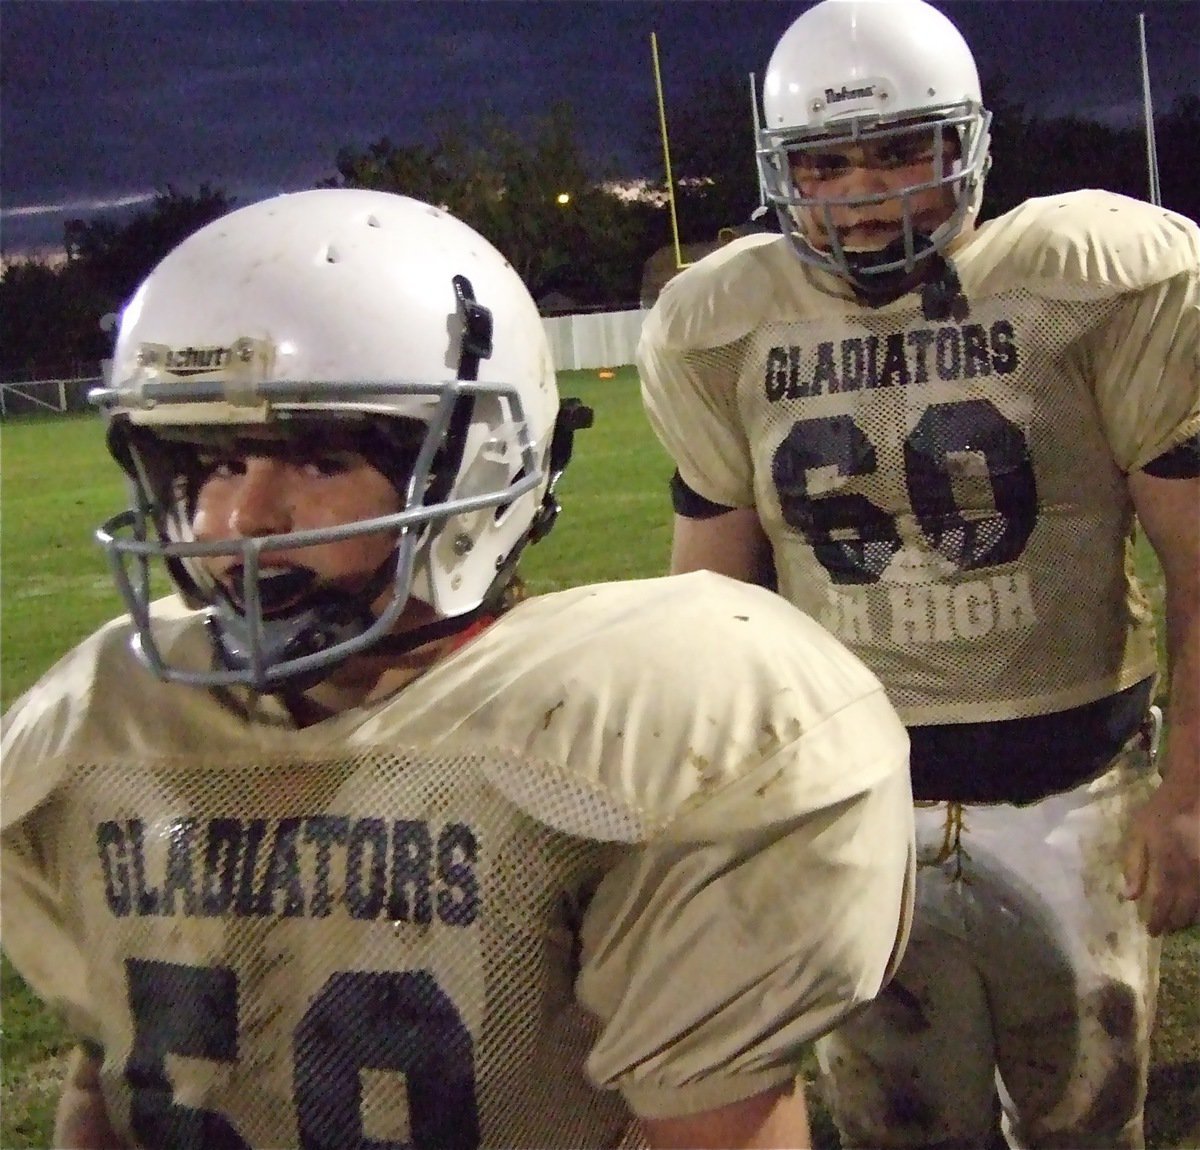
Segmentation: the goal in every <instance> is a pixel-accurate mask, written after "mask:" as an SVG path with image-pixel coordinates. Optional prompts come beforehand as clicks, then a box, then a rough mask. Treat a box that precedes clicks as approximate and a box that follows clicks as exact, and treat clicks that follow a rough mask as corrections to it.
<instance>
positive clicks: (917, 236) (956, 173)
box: [758, 0, 991, 302]
mask: <svg viewBox="0 0 1200 1150" xmlns="http://www.w3.org/2000/svg"><path fill="white" fill-rule="evenodd" d="M763 104H764V110H765V117H764V121H765V125H766V126H765V127H764V128H763V130H762V131H761V132H760V135H759V149H758V161H759V168H760V172H761V175H762V179H763V185H764V188H765V190H766V194H767V198H768V200H769V201H770V202H771V203H772V204H773V205H774V206H775V208H776V211H777V214H778V216H779V219H780V225H781V228H782V230H783V232H784V233H785V234H786V235H787V236H789V238H790V240H791V243H792V246H793V248H794V250H795V252H796V254H797V255H798V256H799V257H800V259H802V260H803V261H804V262H805V263H807V264H809V265H811V266H814V267H816V268H819V269H820V270H822V271H824V272H827V273H829V274H832V275H834V276H836V277H838V278H839V279H841V280H843V281H846V282H847V283H849V284H850V285H851V287H852V288H853V289H854V290H855V291H856V292H857V293H858V294H859V295H860V296H862V297H865V298H866V299H867V301H868V302H881V301H886V299H888V298H894V297H895V295H898V294H900V292H902V291H903V290H907V287H908V286H909V285H910V284H911V283H913V282H914V281H915V280H918V279H920V278H921V276H922V274H924V271H925V269H934V268H936V267H938V266H940V263H941V261H940V260H939V259H938V258H936V257H939V256H941V255H942V254H943V253H944V252H945V251H946V250H947V248H948V247H949V245H950V244H951V243H952V242H953V240H954V239H955V238H956V237H957V236H958V235H959V234H960V233H961V232H962V230H963V228H964V227H965V226H967V225H968V223H969V222H970V221H971V220H972V219H973V218H974V216H975V215H976V214H977V212H978V210H979V205H980V202H981V200H982V196H983V180H984V177H985V175H986V172H987V167H988V162H989V160H988V149H989V144H990V137H989V132H988V128H989V125H990V121H991V115H990V113H989V112H987V111H985V110H984V108H983V106H982V102H981V97H980V93H979V80H978V75H977V73H976V70H975V63H974V59H973V57H972V56H971V53H970V50H969V49H968V48H967V46H966V43H965V42H964V41H963V39H962V37H961V35H959V33H958V31H957V29H955V28H954V26H953V25H952V24H951V23H950V22H949V20H947V19H946V17H945V16H943V15H942V14H941V13H940V12H938V11H937V10H936V9H934V8H932V7H930V6H929V5H928V4H926V3H924V2H923V0H823V3H820V4H818V5H816V7H814V8H812V9H810V10H809V11H808V12H806V13H804V15H802V16H801V17H800V18H799V19H798V20H797V21H796V22H795V23H794V24H793V25H792V26H791V28H789V29H788V31H787V32H786V33H785V34H784V36H783V37H782V39H781V40H780V41H779V44H778V45H777V46H776V49H775V52H774V54H773V56H772V58H771V63H770V66H769V68H768V72H767V77H766V81H765V83H764V88H763ZM864 154H866V155H868V156H869V157H870V159H869V160H862V157H863V156H864ZM839 155H840V156H843V157H844V158H845V160H846V161H847V162H846V163H844V164H843V165H842V166H841V167H840V168H839V167H838V166H837V165H836V164H834V165H832V166H831V165H829V164H827V163H825V159H824V158H836V157H838V156H839ZM850 160H853V164H849V161H850ZM860 163H861V164H862V165H863V166H865V167H867V168H869V169H871V170H872V171H873V173H874V176H873V178H872V179H870V180H861V181H860V180H849V182H847V181H848V177H849V175H850V171H851V168H852V167H857V166H859V164H860ZM822 167H824V168H825V176H824V178H822ZM806 175H807V176H811V177H814V178H812V179H806V178H805V177H806ZM839 185H841V186H839ZM863 218H868V219H870V220H871V223H872V226H874V227H875V228H876V230H877V231H878V232H879V233H880V237H881V238H880V242H878V243H875V242H873V241H871V242H868V243H858V244H851V243H848V242H846V240H845V238H844V237H845V235H846V234H847V232H850V233H852V232H853V231H854V228H855V224H854V222H853V221H857V220H859V219H863ZM847 220H850V221H852V222H851V224H850V226H849V227H847ZM884 221H886V223H887V224H888V225H890V227H889V228H887V229H885V228H884V227H883V222H884ZM889 231H890V234H885V233H887V232H889Z"/></svg>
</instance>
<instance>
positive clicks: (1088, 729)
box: [908, 679, 1154, 804]
mask: <svg viewBox="0 0 1200 1150" xmlns="http://www.w3.org/2000/svg"><path fill="white" fill-rule="evenodd" d="M1153 688H1154V680H1153V679H1143V680H1142V681H1141V682H1140V683H1135V684H1134V685H1133V686H1132V687H1128V688H1126V689H1125V690H1124V691H1120V692H1118V693H1117V694H1115V695H1108V696H1107V697H1106V698H1103V699H1097V700H1096V701H1095V702H1094V703H1085V704H1084V705H1083V706H1081V707H1072V708H1070V709H1069V710H1066V711H1055V712H1054V713H1052V714H1049V715H1034V716H1032V717H1030V718H1027V719H1004V720H1001V721H999V722H994V723H943V724H937V725H933V726H927V727H909V728H908V735H909V740H910V742H911V745H912V756H911V759H910V762H911V765H912V786H913V798H915V799H918V800H923V801H933V802H937V801H947V800H949V801H954V802H961V803H1017V804H1021V803H1032V802H1037V801H1038V800H1039V799H1043V798H1045V797H1046V796H1047V795H1052V794H1056V793H1058V792H1060V791H1069V790H1071V788H1072V787H1076V786H1078V785H1079V784H1080V783H1083V782H1086V781H1087V780H1088V779H1090V778H1092V777H1093V776H1094V775H1096V774H1097V773H1098V772H1099V771H1100V770H1101V769H1103V767H1104V765H1105V764H1106V763H1108V762H1110V761H1111V760H1112V759H1113V758H1114V757H1115V756H1116V754H1117V752H1118V751H1120V749H1121V748H1122V747H1123V746H1124V745H1125V744H1126V743H1127V742H1129V740H1130V739H1132V738H1133V736H1134V735H1136V734H1137V732H1138V730H1139V729H1140V728H1141V727H1142V726H1143V724H1145V723H1146V722H1147V718H1148V715H1149V710H1150V699H1151V692H1152V691H1153Z"/></svg>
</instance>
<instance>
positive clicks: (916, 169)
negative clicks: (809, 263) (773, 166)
mask: <svg viewBox="0 0 1200 1150" xmlns="http://www.w3.org/2000/svg"><path fill="white" fill-rule="evenodd" d="M956 149H957V144H956V142H955V141H954V140H953V139H951V138H943V139H942V140H941V141H940V144H939V141H938V139H937V136H936V134H935V133H934V131H933V130H932V129H929V130H928V131H917V132H900V133H897V134H895V135H892V136H884V137H880V138H877V139H868V140H863V141H859V142H856V143H838V144H831V145H830V146H829V147H828V148H825V149H821V148H813V149H806V150H804V151H802V152H801V151H797V152H795V153H793V155H792V179H793V181H794V182H795V184H796V187H797V189H798V190H799V191H800V193H801V195H803V196H804V197H806V198H809V199H814V200H817V201H819V202H820V203H821V204H828V206H827V207H821V206H816V207H810V208H806V209H802V214H803V223H804V225H805V236H806V238H807V239H808V241H809V242H810V243H811V244H812V245H813V246H814V247H816V248H818V249H820V250H828V248H829V246H830V244H829V228H828V226H827V220H826V212H828V214H829V215H828V219H829V222H831V223H832V225H833V227H834V229H835V230H836V231H837V233H838V236H839V238H840V240H841V243H842V246H843V247H844V248H846V249H848V250H850V251H878V250H880V249H881V248H885V247H887V245H888V244H889V243H891V242H892V241H894V240H896V239H898V238H899V237H900V236H901V235H903V232H904V200H903V199H902V198H901V196H900V193H901V192H902V191H903V190H904V189H905V188H911V187H913V186H915V185H921V184H925V183H928V182H930V181H932V180H934V179H935V178H937V176H938V175H939V174H940V173H939V167H940V172H947V171H949V170H950V166H951V164H952V163H953V162H954V159H955V157H956V155H957V151H956ZM939 158H940V161H941V164H940V165H939V163H938V161H939ZM880 196H884V197H888V198H885V199H883V200H881V201H879V202H868V203H861V202H860V203H837V202H835V201H838V200H844V199H851V200H863V199H867V198H868V197H880ZM907 199H908V205H909V212H910V214H911V217H912V223H913V228H914V230H915V231H918V232H924V233H926V234H930V233H932V232H933V231H935V230H936V229H937V228H938V227H939V226H940V225H941V224H943V223H945V221H946V220H947V219H949V218H950V216H951V215H952V214H953V211H954V193H953V191H952V189H951V187H949V186H943V187H935V188H927V189H924V190H922V191H919V192H913V193H911V194H910V195H909V196H908V197H907Z"/></svg>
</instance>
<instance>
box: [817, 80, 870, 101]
mask: <svg viewBox="0 0 1200 1150" xmlns="http://www.w3.org/2000/svg"><path fill="white" fill-rule="evenodd" d="M874 95H875V85H874V84H870V85H868V86H867V87H865V88H850V87H847V86H846V85H845V84H843V85H842V86H841V88H826V89H825V102H826V103H827V104H841V103H842V102H843V101H845V100H865V99H866V98H867V97H868V96H874Z"/></svg>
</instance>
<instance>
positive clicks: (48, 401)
mask: <svg viewBox="0 0 1200 1150" xmlns="http://www.w3.org/2000/svg"><path fill="white" fill-rule="evenodd" d="M102 382H103V380H102V379H101V377H100V376H98V375H97V376H84V377H83V378H80V379H39V380H31V381H29V382H27V383H0V418H4V417H6V416H9V415H36V414H37V413H39V412H42V413H44V412H47V411H87V410H89V406H88V401H87V393H88V392H89V391H91V389H92V388H93V387H99V386H100V385H101V383H102Z"/></svg>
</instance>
